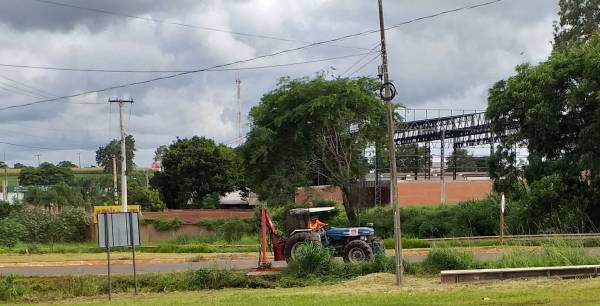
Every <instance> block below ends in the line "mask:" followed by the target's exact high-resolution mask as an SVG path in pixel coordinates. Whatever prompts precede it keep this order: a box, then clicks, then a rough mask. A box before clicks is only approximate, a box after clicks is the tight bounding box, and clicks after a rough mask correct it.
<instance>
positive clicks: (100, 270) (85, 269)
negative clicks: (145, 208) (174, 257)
mask: <svg viewBox="0 0 600 306" xmlns="http://www.w3.org/2000/svg"><path fill="white" fill-rule="evenodd" d="M586 252H587V253H588V254H593V255H600V248H586ZM499 256H500V254H499V253H483V254H475V258H476V259H478V260H493V259H496V258H498V257H499ZM424 259H425V256H424V255H409V256H405V257H404V260H406V261H408V262H421V261H423V260H424ZM256 264H257V260H218V259H215V260H203V261H199V262H167V263H138V264H137V271H138V273H151V272H181V271H187V270H194V269H199V268H218V269H251V268H254V267H256ZM285 265H286V264H285V262H275V263H274V266H275V267H285ZM111 272H112V273H113V274H130V273H132V266H131V264H122V263H120V264H113V265H112V266H111ZM11 273H13V274H20V275H27V276H33V275H38V276H39V275H45V276H50V275H90V274H91V275H93V274H97V275H102V274H106V265H105V264H100V265H73V266H50V267H2V268H0V275H6V274H11Z"/></svg>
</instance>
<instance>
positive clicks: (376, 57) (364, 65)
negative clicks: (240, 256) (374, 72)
mask: <svg viewBox="0 0 600 306" xmlns="http://www.w3.org/2000/svg"><path fill="white" fill-rule="evenodd" d="M380 56H381V54H379V53H377V55H375V57H373V58H372V59H370V60H368V61H367V62H365V63H364V64H363V65H362V66H360V67H359V68H358V69H356V70H354V72H352V73H351V74H350V75H348V77H352V76H353V75H354V74H356V73H357V72H359V71H361V70H363V68H365V67H366V66H367V65H368V64H370V63H372V62H373V61H375V60H376V59H378V58H379V57H380Z"/></svg>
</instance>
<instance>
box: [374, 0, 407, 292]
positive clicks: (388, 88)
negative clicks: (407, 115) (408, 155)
mask: <svg viewBox="0 0 600 306" xmlns="http://www.w3.org/2000/svg"><path fill="white" fill-rule="evenodd" d="M378 4H379V32H380V34H381V70H382V71H381V72H382V74H383V84H382V86H383V91H384V93H383V95H384V96H383V97H382V98H383V99H384V100H385V101H386V109H387V128H388V153H389V160H390V204H391V206H392V207H393V208H394V240H395V251H396V256H395V265H396V284H397V285H398V286H399V285H401V284H402V280H403V268H402V234H401V231H400V203H399V202H398V191H397V187H398V175H397V173H396V171H397V170H398V169H396V144H395V141H394V131H395V128H394V106H393V105H392V99H393V98H394V97H393V96H394V95H395V88H393V85H392V83H391V82H390V80H389V74H388V62H387V50H386V45H385V25H384V22H383V3H382V0H378Z"/></svg>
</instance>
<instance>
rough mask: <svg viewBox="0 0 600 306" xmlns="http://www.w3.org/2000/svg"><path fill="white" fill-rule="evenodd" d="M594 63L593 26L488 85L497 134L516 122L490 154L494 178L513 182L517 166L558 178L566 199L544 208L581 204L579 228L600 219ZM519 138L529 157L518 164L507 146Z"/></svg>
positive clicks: (597, 51) (599, 102) (537, 177)
mask: <svg viewBox="0 0 600 306" xmlns="http://www.w3.org/2000/svg"><path fill="white" fill-rule="evenodd" d="M598 71H600V36H599V34H598V33H595V34H594V35H592V36H591V38H590V39H589V40H586V41H583V42H578V43H573V44H572V46H571V47H569V48H568V49H566V50H562V49H558V50H556V49H555V51H554V52H553V53H552V55H551V56H550V58H549V59H548V60H547V61H546V62H543V63H541V64H539V65H538V66H531V65H528V64H525V65H521V66H519V67H517V74H516V75H515V76H512V77H510V78H508V80H503V81H499V82H497V83H496V84H495V85H494V86H493V87H492V88H491V89H490V93H489V106H488V110H487V115H488V118H490V119H491V121H492V128H493V130H494V132H495V133H498V135H499V134H501V133H502V132H503V131H505V130H506V129H510V127H511V126H513V125H514V124H515V123H517V124H518V127H519V129H518V132H517V133H515V134H513V135H510V136H509V137H505V138H503V140H502V143H501V144H500V146H499V148H498V150H497V152H496V154H495V156H494V161H495V166H494V169H493V170H494V172H495V176H496V177H497V178H498V180H497V186H498V187H502V188H512V189H513V190H515V188H514V187H515V186H516V187H517V188H516V189H518V188H519V186H518V185H519V181H518V180H517V179H516V178H517V177H518V173H517V172H519V171H522V172H523V176H524V179H525V181H526V182H528V183H529V185H533V184H534V183H535V182H536V181H541V180H544V181H545V182H560V184H561V185H562V186H563V187H562V189H561V192H560V196H561V197H562V198H563V199H567V200H566V201H554V203H553V205H552V206H550V207H547V210H545V212H546V213H547V214H552V215H554V216H560V214H556V211H561V210H562V208H561V207H560V205H561V203H562V204H563V205H568V206H569V207H571V209H572V211H581V212H582V213H581V214H579V219H578V220H577V224H579V228H580V230H586V229H588V228H589V227H592V226H591V225H590V224H589V221H590V220H591V221H592V222H593V223H595V225H596V226H597V225H600V201H599V200H598V199H599V198H600V197H598V196H599V195H600V194H599V190H600V189H599V188H600V156H599V155H598V154H597V152H599V150H600V74H599V73H598ZM517 144H525V145H526V146H527V150H528V152H529V165H528V166H527V167H524V168H523V169H518V168H517V167H516V166H515V157H514V155H513V154H510V153H509V152H510V148H512V147H513V146H515V145H517ZM521 185H522V184H521ZM542 186H551V184H545V185H542ZM538 194H542V193H538ZM528 202H530V203H533V202H535V201H528ZM540 211H542V210H540ZM536 218H538V219H541V218H542V216H536Z"/></svg>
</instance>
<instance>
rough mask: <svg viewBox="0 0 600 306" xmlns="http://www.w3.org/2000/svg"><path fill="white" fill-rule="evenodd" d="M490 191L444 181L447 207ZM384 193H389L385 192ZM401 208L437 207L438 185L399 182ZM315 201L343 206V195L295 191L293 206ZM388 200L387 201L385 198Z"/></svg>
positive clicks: (326, 189)
mask: <svg viewBox="0 0 600 306" xmlns="http://www.w3.org/2000/svg"><path fill="white" fill-rule="evenodd" d="M491 191H492V182H491V181H490V180H474V181H463V180H461V181H453V180H448V181H446V203H447V204H456V203H458V202H460V201H466V200H473V199H482V198H485V197H486V196H487V195H488V194H489V193H490V192H491ZM384 192H389V191H387V189H386V191H384ZM398 198H399V201H400V206H423V205H439V204H440V200H441V182H440V181H437V180H436V181H400V182H398ZM315 199H324V200H333V201H335V202H336V203H338V204H342V192H341V190H340V188H338V187H331V186H315V187H309V188H298V189H296V199H295V202H296V204H302V203H307V202H308V203H310V202H312V201H313V200H315ZM385 199H389V197H387V196H386V197H385Z"/></svg>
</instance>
